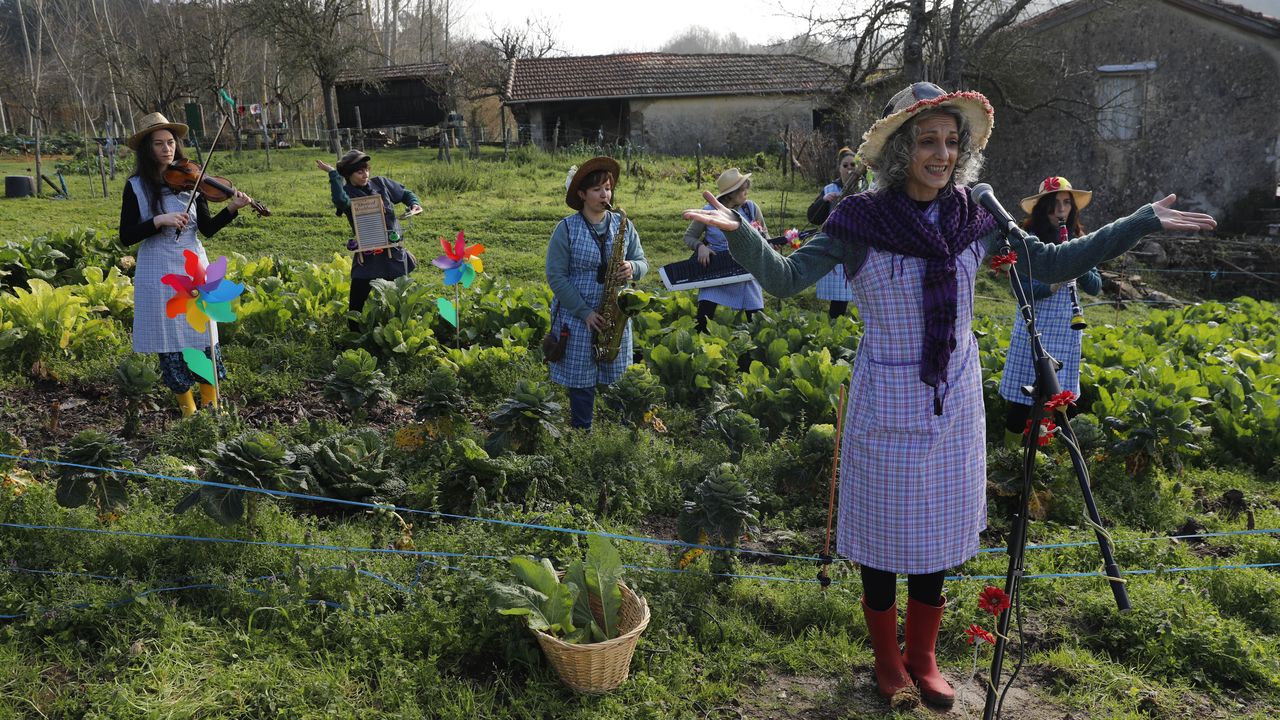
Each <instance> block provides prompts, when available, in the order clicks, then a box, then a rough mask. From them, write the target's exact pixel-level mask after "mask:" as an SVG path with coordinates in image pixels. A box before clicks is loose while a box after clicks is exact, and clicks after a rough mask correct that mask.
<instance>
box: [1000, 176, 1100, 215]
mask: <svg viewBox="0 0 1280 720" xmlns="http://www.w3.org/2000/svg"><path fill="white" fill-rule="evenodd" d="M1063 191H1066V192H1069V193H1071V197H1072V198H1073V199H1074V200H1075V201H1076V210H1077V211H1080V210H1083V209H1084V206H1085V205H1088V204H1089V201H1090V200H1092V199H1093V191H1092V190H1076V189H1075V188H1073V187H1071V181H1070V180H1068V179H1066V178H1064V177H1062V176H1060V175H1055V176H1053V177H1047V178H1045V179H1044V180H1041V181H1040V188H1039V189H1038V190H1036V194H1035V195H1029V196H1027V197H1024V198H1022V202H1020V203H1018V204H1019V205H1021V206H1022V212H1024V213H1026V214H1028V215H1030V214H1031V211H1032V210H1034V209H1035V207H1036V203H1037V202H1039V200H1040V198H1042V197H1044V196H1045V195H1053V194H1057V193H1060V192H1063Z"/></svg>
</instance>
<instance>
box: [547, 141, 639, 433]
mask: <svg viewBox="0 0 1280 720" xmlns="http://www.w3.org/2000/svg"><path fill="white" fill-rule="evenodd" d="M618 171H619V166H618V162H617V161H616V160H614V159H613V158H610V157H595V158H591V159H590V160H588V161H586V162H585V163H583V164H582V166H581V167H576V168H571V169H570V171H569V177H568V178H567V179H566V181H565V194H564V202H565V204H566V205H568V206H569V207H570V208H572V209H573V210H575V211H576V212H575V213H574V214H572V215H570V216H568V217H566V218H564V219H563V220H561V221H560V222H559V223H557V224H556V228H555V230H554V231H552V233H551V242H550V243H549V244H548V245H547V263H546V268H547V284H548V285H550V286H551V292H552V293H553V294H554V295H555V299H554V301H553V302H552V309H551V332H552V335H553V336H557V337H558V336H560V334H561V333H565V332H567V335H568V337H567V342H566V343H565V351H564V356H563V357H561V358H560V359H559V360H557V361H554V362H552V363H551V380H552V382H555V383H558V384H560V385H563V386H564V388H565V390H566V391H567V393H568V395H569V419H570V424H571V425H572V426H573V427H575V428H580V429H583V430H587V429H590V428H591V421H592V416H593V415H594V413H595V401H596V386H597V385H612V384H613V383H615V382H617V381H618V378H620V377H622V371H623V370H625V369H626V367H627V365H628V364H630V363H631V321H630V320H627V326H626V328H625V329H624V330H623V334H622V344H621V348H620V349H619V351H618V356H617V357H616V358H614V359H613V360H611V361H609V362H605V363H597V362H596V360H595V353H594V343H593V341H592V333H593V332H597V331H600V330H604V329H605V318H604V317H603V316H602V315H601V314H600V313H599V312H598V309H599V308H600V304H601V299H602V298H603V294H604V287H605V284H606V280H607V278H606V277H605V273H606V272H608V270H609V258H610V256H611V254H612V247H613V242H614V238H615V236H616V235H617V233H618V232H619V230H620V225H621V220H622V217H621V215H620V214H619V213H615V212H611V208H612V203H613V189H614V187H616V186H617V182H618ZM624 242H625V245H624V246H623V248H624V252H623V258H624V260H623V262H622V266H621V268H620V269H619V270H618V271H617V273H618V274H617V277H618V279H619V280H621V281H623V282H626V281H630V280H639V279H640V278H642V277H644V274H645V272H646V271H648V269H649V264H648V262H647V261H646V260H645V257H644V249H643V248H642V247H640V235H639V234H638V233H637V232H636V227H635V225H634V224H632V223H628V224H627V229H626V235H625V236H624Z"/></svg>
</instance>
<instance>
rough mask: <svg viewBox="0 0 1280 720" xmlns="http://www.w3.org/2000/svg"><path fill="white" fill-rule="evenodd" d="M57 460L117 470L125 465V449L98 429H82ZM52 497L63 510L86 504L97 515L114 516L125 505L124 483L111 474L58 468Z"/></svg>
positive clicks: (126, 453)
mask: <svg viewBox="0 0 1280 720" xmlns="http://www.w3.org/2000/svg"><path fill="white" fill-rule="evenodd" d="M61 460H62V461H63V462H67V463H74V464H76V465H88V466H93V467H100V468H121V467H124V466H125V465H126V464H128V460H129V449H128V447H127V446H126V445H125V444H124V443H123V442H121V441H120V440H119V439H117V438H114V437H111V436H110V435H107V434H106V433H104V432H101V431H99V430H83V431H81V432H79V433H76V436H75V437H73V438H71V443H70V445H69V446H68V447H67V449H66V450H65V451H64V452H63V453H62V455H61ZM57 475H58V490H57V493H56V498H57V500H58V504H59V505H61V506H63V507H69V508H74V507H80V506H81V505H84V504H86V503H88V502H90V501H92V502H93V505H94V507H96V508H97V509H98V514H99V515H100V516H105V515H108V514H110V513H116V512H119V511H121V510H123V509H124V508H125V506H126V505H128V504H129V498H128V495H127V493H126V490H125V484H124V480H122V479H121V478H119V477H118V476H117V475H116V474H115V473H113V472H103V471H100V470H89V469H87V468H79V467H69V466H66V465H59V466H58V470H57Z"/></svg>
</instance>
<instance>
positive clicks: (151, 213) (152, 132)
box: [120, 112, 252, 417]
mask: <svg viewBox="0 0 1280 720" xmlns="http://www.w3.org/2000/svg"><path fill="white" fill-rule="evenodd" d="M138 128H139V129H138V131H137V132H136V133H134V134H133V136H132V137H130V138H129V139H128V140H126V141H125V142H126V144H127V145H128V146H129V147H130V148H133V150H134V153H135V156H136V161H137V162H136V165H135V169H134V172H133V175H131V176H130V177H129V181H128V182H127V183H125V186H124V194H123V197H122V198H121V203H120V242H121V243H122V244H124V245H126V246H128V245H135V244H138V243H141V245H140V246H139V247H138V253H137V269H136V271H135V275H134V278H133V349H134V351H135V352H143V353H147V352H153V353H159V355H160V376H161V379H162V380H163V381H164V384H165V386H166V387H168V388H169V389H170V390H172V391H173V393H174V395H175V396H176V397H177V400H178V407H179V408H181V410H182V416H183V417H190V416H191V415H193V414H194V413H195V411H196V404H195V399H194V398H193V397H192V394H191V388H192V387H193V386H194V385H196V384H197V377H196V376H195V375H194V374H193V373H192V372H191V371H190V370H189V369H188V368H187V364H186V362H184V361H183V359H182V349H183V348H197V349H203V350H204V352H205V354H206V355H209V354H210V352H211V349H210V347H209V338H208V336H206V335H204V334H202V333H198V332H196V331H195V330H193V329H192V328H191V326H190V325H188V324H187V321H186V319H185V318H183V317H177V318H170V317H167V316H166V313H165V303H166V302H167V301H168V300H169V298H170V296H171V295H172V291H171V290H170V289H169V288H168V286H166V285H164V284H163V283H161V281H160V278H162V277H164V276H165V275H168V274H169V273H180V274H185V272H186V270H185V265H186V258H185V256H184V254H183V251H185V250H191V251H192V252H194V253H196V254H197V255H199V256H200V259H201V260H202V261H204V262H206V263H207V262H208V258H207V256H206V255H205V252H204V245H202V244H201V243H200V238H198V237H197V236H196V229H197V228H199V230H200V233H201V234H202V235H204V236H205V237H211V236H212V235H213V234H214V233H216V232H218V231H219V230H221V229H222V228H223V227H225V226H226V225H227V223H229V222H231V221H232V219H234V218H235V217H236V215H237V214H238V213H239V210H240V208H242V207H244V206H245V205H248V204H249V203H250V202H252V200H251V199H250V198H249V196H248V195H245V194H244V193H243V192H240V191H238V190H235V191H233V192H234V194H233V195H232V196H231V197H229V198H228V201H227V206H226V207H225V208H223V210H222V211H221V212H219V213H218V214H217V215H210V214H209V202H208V200H206V199H205V198H204V196H203V195H201V194H199V193H197V194H196V198H195V202H194V203H189V202H188V201H189V200H190V199H191V194H190V191H187V190H183V189H181V188H180V187H177V189H175V187H170V185H169V184H167V183H166V182H165V174H166V170H167V169H168V168H169V167H170V165H172V164H174V163H185V162H186V157H185V155H184V154H183V152H182V143H181V141H182V139H183V138H184V137H186V136H187V126H186V125H183V124H182V123H172V122H169V120H168V119H167V118H165V116H164V115H162V114H160V113H158V112H154V113H150V114H148V115H146V116H144V117H143V118H142V120H140V121H139V122H138ZM189 205H190V206H191V209H190V210H188V206H189ZM216 364H217V368H218V369H217V372H218V378H219V379H222V378H225V377H226V374H227V373H226V370H225V368H223V366H222V357H221V353H218V358H217V363H216ZM199 385H200V401H201V404H203V405H205V406H214V405H216V403H217V394H216V392H215V391H214V387H213V386H212V385H209V384H207V383H205V382H203V381H200V382H199Z"/></svg>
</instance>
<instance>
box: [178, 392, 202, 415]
mask: <svg viewBox="0 0 1280 720" xmlns="http://www.w3.org/2000/svg"><path fill="white" fill-rule="evenodd" d="M173 396H174V397H175V398H177V399H178V407H179V408H181V409H182V417H184V418H189V417H191V416H192V415H195V414H196V400H195V398H193V397H191V391H190V390H184V391H182V392H180V393H174V394H173Z"/></svg>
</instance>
